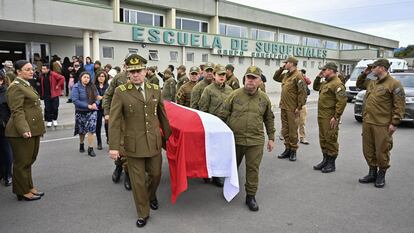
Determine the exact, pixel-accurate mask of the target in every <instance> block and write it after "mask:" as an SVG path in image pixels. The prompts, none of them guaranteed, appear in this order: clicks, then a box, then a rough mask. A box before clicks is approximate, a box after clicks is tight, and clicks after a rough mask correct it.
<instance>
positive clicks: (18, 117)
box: [5, 77, 46, 195]
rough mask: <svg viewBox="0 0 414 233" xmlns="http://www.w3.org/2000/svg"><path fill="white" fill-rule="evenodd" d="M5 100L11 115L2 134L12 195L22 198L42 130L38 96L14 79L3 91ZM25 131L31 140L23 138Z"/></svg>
mask: <svg viewBox="0 0 414 233" xmlns="http://www.w3.org/2000/svg"><path fill="white" fill-rule="evenodd" d="M7 99H8V102H7V104H8V105H9V107H10V111H11V116H10V119H9V121H8V122H7V125H6V130H5V135H6V137H8V138H9V140H10V144H11V146H12V149H13V193H15V194H17V195H23V194H26V193H29V192H30V190H31V189H32V188H33V180H32V165H33V163H34V162H35V161H36V157H37V154H38V152H39V144H40V137H41V136H42V135H43V134H44V133H45V132H46V130H45V125H44V122H43V115H42V108H41V107H40V106H41V103H40V98H39V94H38V93H37V92H36V91H35V90H34V89H33V87H32V86H30V84H29V82H27V81H25V80H23V79H21V78H19V77H16V79H15V80H14V81H13V82H12V83H11V85H10V86H9V88H8V89H7ZM25 132H31V134H32V137H31V138H23V133H25Z"/></svg>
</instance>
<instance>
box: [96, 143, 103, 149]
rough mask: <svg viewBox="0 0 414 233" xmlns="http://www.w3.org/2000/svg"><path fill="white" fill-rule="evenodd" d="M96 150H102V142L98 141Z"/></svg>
mask: <svg viewBox="0 0 414 233" xmlns="http://www.w3.org/2000/svg"><path fill="white" fill-rule="evenodd" d="M96 149H98V150H102V142H98V146H97V147H96Z"/></svg>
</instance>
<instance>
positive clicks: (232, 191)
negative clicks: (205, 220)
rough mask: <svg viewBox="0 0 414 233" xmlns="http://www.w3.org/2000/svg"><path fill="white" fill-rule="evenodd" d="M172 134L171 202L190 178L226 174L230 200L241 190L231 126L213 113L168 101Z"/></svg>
mask: <svg viewBox="0 0 414 233" xmlns="http://www.w3.org/2000/svg"><path fill="white" fill-rule="evenodd" d="M164 106H165V110H166V112H167V116H168V121H169V122H170V126H171V130H172V135H171V136H170V138H169V139H168V142H167V157H168V164H169V167H170V179H171V192H172V194H171V201H172V203H175V202H176V200H177V198H178V195H179V194H180V193H182V192H184V191H185V190H187V178H207V177H212V176H215V177H225V180H224V187H223V194H224V197H225V198H226V200H227V201H228V202H230V201H231V200H232V199H233V198H234V197H235V196H236V195H237V193H238V192H239V179H238V173H237V161H236V149H235V142H234V135H233V132H232V131H231V129H230V128H229V127H228V126H227V125H226V124H225V123H224V122H223V121H222V120H220V119H219V118H218V117H216V116H214V115H211V114H209V113H205V112H201V111H198V110H194V109H191V108H187V107H184V106H181V105H178V104H175V103H172V102H169V101H164Z"/></svg>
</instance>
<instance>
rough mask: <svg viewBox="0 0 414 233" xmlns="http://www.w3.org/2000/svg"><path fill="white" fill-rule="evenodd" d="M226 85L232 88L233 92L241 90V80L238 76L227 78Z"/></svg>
mask: <svg viewBox="0 0 414 233" xmlns="http://www.w3.org/2000/svg"><path fill="white" fill-rule="evenodd" d="M226 84H227V85H229V87H231V88H232V89H233V90H236V89H239V88H240V84H239V80H238V79H237V77H236V76H234V74H232V75H231V76H230V77H228V78H226Z"/></svg>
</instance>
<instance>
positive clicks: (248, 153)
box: [236, 145, 263, 196]
mask: <svg viewBox="0 0 414 233" xmlns="http://www.w3.org/2000/svg"><path fill="white" fill-rule="evenodd" d="M236 157H237V167H239V166H240V164H241V162H242V160H243V157H245V158H246V159H245V163H246V184H245V185H244V186H245V189H246V194H247V195H252V196H254V195H256V192H257V187H258V186H259V166H260V163H261V161H262V158H263V145H254V146H242V145H236Z"/></svg>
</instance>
